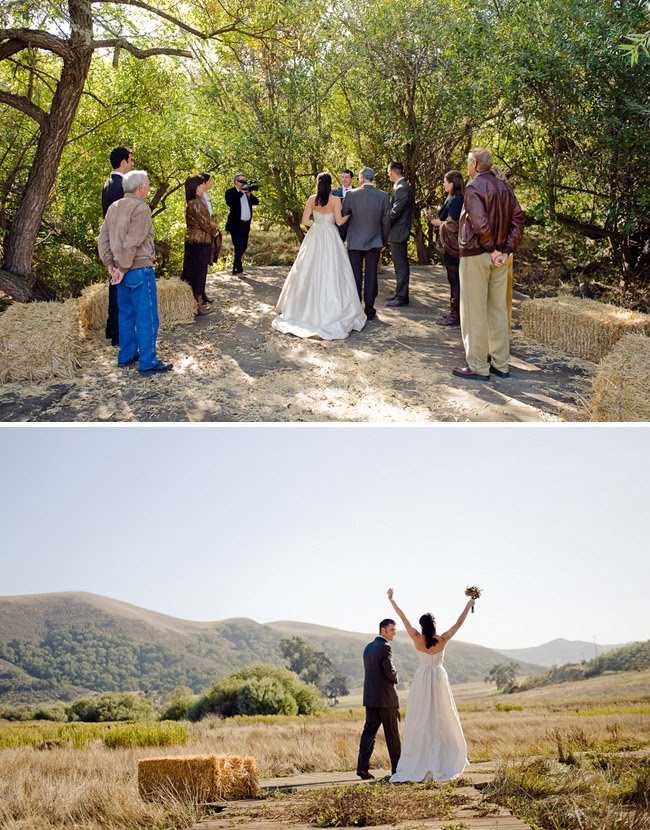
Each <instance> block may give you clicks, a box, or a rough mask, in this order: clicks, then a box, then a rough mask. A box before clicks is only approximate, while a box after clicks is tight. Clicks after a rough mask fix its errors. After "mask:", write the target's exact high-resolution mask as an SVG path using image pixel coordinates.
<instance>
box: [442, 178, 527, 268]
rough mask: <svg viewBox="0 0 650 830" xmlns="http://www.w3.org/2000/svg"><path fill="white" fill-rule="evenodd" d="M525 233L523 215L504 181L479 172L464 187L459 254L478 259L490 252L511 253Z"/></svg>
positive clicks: (459, 232)
mask: <svg viewBox="0 0 650 830" xmlns="http://www.w3.org/2000/svg"><path fill="white" fill-rule="evenodd" d="M523 233H524V212H523V210H522V209H521V206H520V205H519V202H518V201H517V197H516V196H515V194H514V193H513V192H512V188H511V187H510V185H509V184H507V182H504V181H501V179H497V177H496V176H495V175H494V173H492V171H490V170H482V171H481V172H480V173H478V174H477V175H476V177H475V178H474V179H472V180H471V181H469V182H468V183H467V185H466V186H465V204H464V205H463V212H462V213H461V215H460V222H459V229H458V245H459V247H460V255H461V256H462V257H463V256H478V255H479V254H484V253H488V254H491V253H492V251H494V250H497V251H501V252H502V253H504V254H511V253H512V252H513V251H514V250H515V248H516V247H517V245H519V243H520V241H521V237H522V236H523Z"/></svg>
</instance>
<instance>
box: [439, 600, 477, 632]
mask: <svg viewBox="0 0 650 830" xmlns="http://www.w3.org/2000/svg"><path fill="white" fill-rule="evenodd" d="M475 602H476V600H474V599H470V600H468V601H467V605H466V606H465V608H464V609H463V613H462V614H461V615H460V617H459V618H458V619H457V620H456V622H455V623H454V624H453V625H452V627H451V628H450V629H449V631H445V633H444V634H442V635H441V636H442V639H443V640H445V641H447V640H451V638H452V637H453V636H454V634H455V633H456V632H457V631H458V629H459V628H460V627H461V625H462V624H463V623H464V622H465V620H466V619H467V615H468V614H469V609H470V608H472V606H473V605H474V603H475Z"/></svg>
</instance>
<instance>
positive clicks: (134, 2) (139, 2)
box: [90, 0, 241, 48]
mask: <svg viewBox="0 0 650 830" xmlns="http://www.w3.org/2000/svg"><path fill="white" fill-rule="evenodd" d="M90 2H91V3H104V2H106V0H90ZM111 2H112V3H117V4H119V5H122V6H136V7H137V8H138V9H144V10H145V11H147V12H151V14H155V15H156V16H157V17H162V18H163V20H168V21H169V22H170V23H173V24H174V25H175V26H178V28H179V29H183V31H185V32H189V33H190V34H191V35H194V36H195V37H198V38H201V40H209V39H210V38H212V37H216V35H221V34H224V33H225V32H231V31H232V30H233V29H235V28H236V27H237V25H238V23H240V22H241V21H237V22H235V23H229V24H228V26H223V27H222V28H221V29H215V30H214V31H213V32H200V31H199V30H198V29H195V28H194V27H193V26H189V25H188V24H187V23H185V22H184V21H183V20H181V19H180V18H178V17H174V16H173V15H171V14H167V12H164V11H162V9H157V8H156V7H155V6H151V5H149V3H144V2H143V0H111ZM119 46H124V44H122V43H120V44H119ZM124 48H126V46H124Z"/></svg>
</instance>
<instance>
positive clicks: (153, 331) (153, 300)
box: [117, 267, 158, 369]
mask: <svg viewBox="0 0 650 830" xmlns="http://www.w3.org/2000/svg"><path fill="white" fill-rule="evenodd" d="M117 305H118V309H119V325H120V351H119V354H118V356H117V362H118V363H119V364H124V363H128V362H129V361H130V360H133V358H134V357H135V353H136V351H139V352H140V360H139V363H138V366H139V368H140V369H152V368H153V367H154V366H155V365H156V364H157V363H158V358H157V357H156V336H157V334H158V300H157V297H156V276H155V274H154V271H153V268H151V267H147V268H132V269H131V270H130V271H127V272H126V274H125V275H124V277H123V279H122V282H120V283H118V285H117Z"/></svg>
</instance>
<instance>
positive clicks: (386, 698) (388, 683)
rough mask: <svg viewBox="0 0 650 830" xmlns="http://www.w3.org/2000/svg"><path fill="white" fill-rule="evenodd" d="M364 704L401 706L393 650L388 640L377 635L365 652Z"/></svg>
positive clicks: (387, 706) (390, 706)
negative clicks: (396, 688)
mask: <svg viewBox="0 0 650 830" xmlns="http://www.w3.org/2000/svg"><path fill="white" fill-rule="evenodd" d="M363 668H364V672H365V676H364V680H363V705H364V706H374V707H379V708H394V707H399V699H398V697H397V692H396V691H395V684H396V683H397V669H396V668H395V664H394V663H393V650H392V649H391V647H390V643H389V642H388V640H385V639H384V638H383V637H375V639H374V640H373V641H372V643H368V645H367V646H366V647H365V649H364V652H363Z"/></svg>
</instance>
